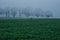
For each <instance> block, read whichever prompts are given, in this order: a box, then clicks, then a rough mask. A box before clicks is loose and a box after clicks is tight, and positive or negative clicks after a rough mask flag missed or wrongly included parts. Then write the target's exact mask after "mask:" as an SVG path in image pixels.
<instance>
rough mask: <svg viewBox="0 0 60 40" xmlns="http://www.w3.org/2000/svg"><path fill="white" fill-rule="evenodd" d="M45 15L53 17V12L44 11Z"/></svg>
mask: <svg viewBox="0 0 60 40" xmlns="http://www.w3.org/2000/svg"><path fill="white" fill-rule="evenodd" d="M45 15H46V17H47V18H49V17H53V13H52V12H51V11H46V14H45Z"/></svg>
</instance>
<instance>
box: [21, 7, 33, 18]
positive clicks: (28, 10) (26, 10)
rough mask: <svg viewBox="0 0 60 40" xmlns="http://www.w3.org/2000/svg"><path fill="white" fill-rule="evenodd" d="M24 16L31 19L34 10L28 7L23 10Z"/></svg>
mask: <svg viewBox="0 0 60 40" xmlns="http://www.w3.org/2000/svg"><path fill="white" fill-rule="evenodd" d="M22 12H23V14H24V15H25V16H26V17H29V16H31V13H32V8H31V7H27V8H25V9H23V10H22Z"/></svg>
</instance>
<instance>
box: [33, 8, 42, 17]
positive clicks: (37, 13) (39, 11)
mask: <svg viewBox="0 0 60 40" xmlns="http://www.w3.org/2000/svg"><path fill="white" fill-rule="evenodd" d="M34 15H35V16H36V17H39V16H40V15H41V9H40V8H36V9H35V10H34Z"/></svg>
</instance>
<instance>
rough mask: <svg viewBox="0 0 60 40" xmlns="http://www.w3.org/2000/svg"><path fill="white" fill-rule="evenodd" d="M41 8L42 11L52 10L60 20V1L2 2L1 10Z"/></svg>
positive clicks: (5, 0)
mask: <svg viewBox="0 0 60 40" xmlns="http://www.w3.org/2000/svg"><path fill="white" fill-rule="evenodd" d="M6 7H17V8H25V7H32V8H41V9H42V10H44V11H46V10H51V11H52V12H53V14H54V17H55V18H60V0H0V8H6Z"/></svg>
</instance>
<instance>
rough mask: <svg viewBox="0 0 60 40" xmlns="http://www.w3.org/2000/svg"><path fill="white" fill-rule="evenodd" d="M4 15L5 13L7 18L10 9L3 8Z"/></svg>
mask: <svg viewBox="0 0 60 40" xmlns="http://www.w3.org/2000/svg"><path fill="white" fill-rule="evenodd" d="M4 13H5V15H6V17H7V18H9V16H10V8H5V9H4Z"/></svg>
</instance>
